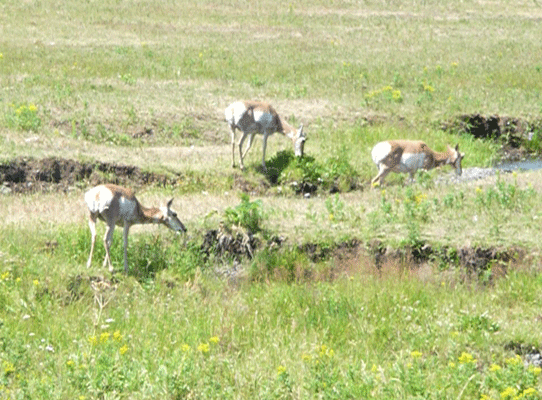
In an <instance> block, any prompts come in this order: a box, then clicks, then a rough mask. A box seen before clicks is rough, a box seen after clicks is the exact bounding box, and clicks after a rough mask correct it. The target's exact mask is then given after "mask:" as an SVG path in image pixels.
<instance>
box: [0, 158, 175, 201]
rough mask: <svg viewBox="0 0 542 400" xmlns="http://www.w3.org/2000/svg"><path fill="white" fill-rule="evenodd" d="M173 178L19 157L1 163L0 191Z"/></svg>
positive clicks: (123, 167) (100, 165)
mask: <svg viewBox="0 0 542 400" xmlns="http://www.w3.org/2000/svg"><path fill="white" fill-rule="evenodd" d="M175 181H176V177H175V176H166V175H161V174H153V173H149V172H144V171H141V169H139V168H138V167H136V166H129V165H120V164H110V163H102V162H98V161H89V162H79V161H74V160H69V159H62V158H54V157H50V158H44V159H41V160H36V159H32V158H24V157H19V158H16V159H14V160H11V161H9V162H6V163H4V164H0V185H1V187H0V192H1V193H4V194H8V193H32V192H55V191H64V192H67V191H70V190H73V189H74V188H75V187H76V186H77V185H81V184H83V185H85V186H87V185H96V184H99V183H103V182H108V183H115V184H118V185H127V186H130V187H134V186H135V187H138V186H143V185H149V184H160V185H167V184H173V183H174V182H175Z"/></svg>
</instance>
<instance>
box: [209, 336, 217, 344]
mask: <svg viewBox="0 0 542 400" xmlns="http://www.w3.org/2000/svg"><path fill="white" fill-rule="evenodd" d="M209 342H211V343H212V344H217V343H218V342H220V338H219V337H218V336H213V337H212V338H210V339H209Z"/></svg>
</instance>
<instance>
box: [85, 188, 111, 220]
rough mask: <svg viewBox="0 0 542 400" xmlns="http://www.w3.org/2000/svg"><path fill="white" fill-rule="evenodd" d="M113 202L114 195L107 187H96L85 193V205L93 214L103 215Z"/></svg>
mask: <svg viewBox="0 0 542 400" xmlns="http://www.w3.org/2000/svg"><path fill="white" fill-rule="evenodd" d="M111 201H113V193H112V192H111V190H109V189H108V188H106V187H105V186H96V187H94V188H92V189H90V190H89V191H88V192H86V193H85V203H87V206H88V209H89V210H90V212H91V213H93V214H96V213H102V212H104V211H105V210H107V209H108V208H109V206H110V205H111Z"/></svg>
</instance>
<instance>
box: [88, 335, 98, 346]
mask: <svg viewBox="0 0 542 400" xmlns="http://www.w3.org/2000/svg"><path fill="white" fill-rule="evenodd" d="M88 342H89V343H90V344H91V345H93V346H96V345H97V344H98V339H97V338H96V336H95V335H94V336H91V337H89V338H88Z"/></svg>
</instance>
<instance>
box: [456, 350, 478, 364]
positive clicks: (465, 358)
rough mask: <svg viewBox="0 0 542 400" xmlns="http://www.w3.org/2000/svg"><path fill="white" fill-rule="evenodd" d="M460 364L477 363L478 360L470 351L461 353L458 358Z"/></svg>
mask: <svg viewBox="0 0 542 400" xmlns="http://www.w3.org/2000/svg"><path fill="white" fill-rule="evenodd" d="M458 360H459V363H460V364H469V363H475V362H476V360H475V359H474V357H473V356H472V354H469V353H465V352H463V353H461V355H460V356H459V358H458Z"/></svg>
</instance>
